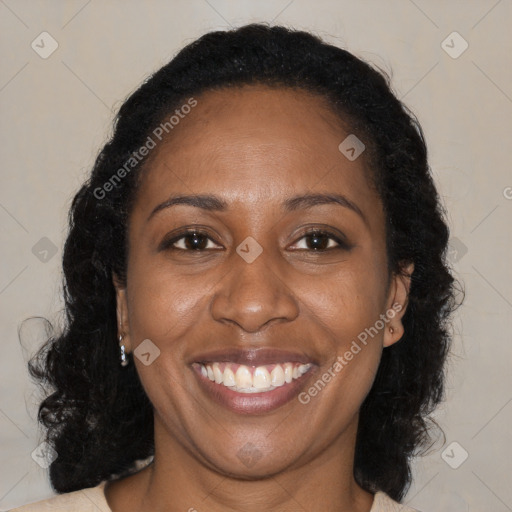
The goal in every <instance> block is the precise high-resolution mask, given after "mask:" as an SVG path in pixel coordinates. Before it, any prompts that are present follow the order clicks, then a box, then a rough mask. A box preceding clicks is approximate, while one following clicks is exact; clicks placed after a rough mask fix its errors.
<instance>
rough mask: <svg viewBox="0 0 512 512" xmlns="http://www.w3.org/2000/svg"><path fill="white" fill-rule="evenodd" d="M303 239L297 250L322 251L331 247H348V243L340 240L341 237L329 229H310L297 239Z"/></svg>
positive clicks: (346, 248)
mask: <svg viewBox="0 0 512 512" xmlns="http://www.w3.org/2000/svg"><path fill="white" fill-rule="evenodd" d="M301 240H303V241H304V242H302V247H298V249H299V250H306V251H313V252H324V251H330V250H333V249H345V250H348V249H350V245H349V244H348V243H347V242H345V241H344V240H342V237H341V236H339V235H336V234H335V233H332V232H330V231H324V230H320V229H314V230H310V231H308V232H307V233H304V234H303V236H302V237H301V238H300V239H299V241H301Z"/></svg>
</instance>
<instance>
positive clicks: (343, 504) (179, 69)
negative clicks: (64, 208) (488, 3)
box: [17, 24, 455, 512]
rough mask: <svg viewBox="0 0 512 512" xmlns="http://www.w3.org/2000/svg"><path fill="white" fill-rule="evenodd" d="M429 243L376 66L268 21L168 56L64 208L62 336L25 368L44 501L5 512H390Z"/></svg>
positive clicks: (431, 282) (404, 118)
mask: <svg viewBox="0 0 512 512" xmlns="http://www.w3.org/2000/svg"><path fill="white" fill-rule="evenodd" d="M447 242H448V229H447V226H446V223H445V221H444V215H443V210H442V207H441V205H440V202H439V198H438V195H437V192H436V189H435V186H434V184H433V181H432V177H431V175H430V172H429V167H428V163H427V153H426V147H425V143H424V139H423V135H422V131H421V128H420V126H419V124H418V123H417V121H416V120H415V118H414V116H413V115H412V114H410V113H409V112H408V110H407V109H406V107H404V105H402V104H401V102H400V101H399V100H398V99H397V98H396V97H395V96H394V95H393V94H392V92H391V90H390V87H389V82H388V80H387V78H386V77H385V76H384V75H383V74H382V73H380V72H378V71H376V70H375V69H373V68H372V67H371V66H369V65H368V64H366V63H364V62H362V61H361V60H359V59H357V58H356V57H354V56H353V55H351V54H350V53H348V52H347V51H344V50H342V49H339V48H336V47H334V46H331V45H328V44H326V43H324V42H322V41H321V40H319V39H318V38H316V37H314V36H313V35H311V34H308V33H305V32H300V31H293V30H289V29H286V28H283V27H267V26H265V25H257V24H253V25H248V26H244V27H241V28H239V29H237V30H232V31H228V32H213V33H209V34H206V35H205V36H203V37H201V38H200V39H199V40H197V41H195V42H193V43H192V44H190V45H188V46H187V47H186V48H184V49H183V50H182V51H181V52H180V53H179V54H178V55H177V56H176V57H175V58H174V59H173V60H172V61H171V62H170V63H169V64H167V65H166V66H164V67H163V68H162V69H160V70H159V71H158V72H157V73H156V74H155V75H153V76H152V77H151V78H150V79H149V80H147V81H146V82H145V83H144V84H143V85H142V86H141V87H140V88H139V89H138V90H137V91H136V92H135V93H134V94H133V95H132V96H131V97H130V98H129V99H128V100H127V101H126V102H125V104H124V105H123V106H122V107H121V109H120V112H119V114H118V117H117V120H116V125H115V133H114V135H113V137H112V139H111V140H110V141H109V142H108V143H107V144H106V145H105V147H104V148H103V150H102V151H101V153H100V155H99V156H98V158H97V160H96V162H95V165H94V168H93V170H92V174H91V177H90V179H89V180H88V181H87V183H86V184H85V185H84V186H83V187H82V188H81V190H80V191H79V192H78V194H77V195H76V197H75V199H74V201H73V205H72V208H71V214H70V232H69V235H68V238H67V241H66V244H65V250H64V260H63V269H64V275H65V284H66V286H65V299H66V311H67V327H66V329H65V331H64V332H63V333H62V334H61V335H59V336H56V337H54V338H52V339H51V340H49V342H48V343H47V345H46V346H45V347H43V349H42V351H41V352H40V353H39V355H38V356H37V357H36V358H35V360H33V361H32V362H31V363H30V365H29V366H30V369H31V372H32V374H33V376H34V377H36V378H38V379H40V380H41V381H42V382H43V383H44V384H46V385H48V386H49V387H50V389H51V394H49V396H48V397H47V398H46V399H45V400H44V401H43V403H42V404H41V406H40V410H39V419H40V421H41V422H42V423H43V425H44V426H45V427H46V429H47V430H46V431H47V442H48V444H49V446H51V447H52V449H53V450H55V454H54V457H52V458H53V459H54V460H53V462H52V464H51V466H50V478H51V483H52V486H53V488H54V489H55V490H56V491H57V492H58V493H65V494H62V495H61V496H57V497H54V498H52V499H51V500H46V501H44V502H39V503H37V504H35V505H28V506H26V507H21V508H19V509H17V510H20V511H30V510H41V509H43V507H44V506H48V507H50V508H51V507H57V506H60V507H62V510H69V511H72V510H88V508H87V507H89V508H90V509H91V510H97V509H100V510H106V511H109V510H111V511H113V512H119V511H123V512H131V511H158V510H167V511H175V510H176V511H178V510H180V511H181V510H189V511H193V510H197V511H203V510H208V511H209V512H215V511H226V510H244V511H253V510H254V511H255V510H258V511H259V510H267V511H277V510H279V511H282V510H308V511H317V510H329V511H334V510H336V511H351V512H369V511H371V512H378V511H384V510H400V511H407V510H412V509H410V508H407V507H405V506H403V505H399V503H398V502H399V501H400V500H401V499H402V498H403V496H404V495H405V493H406V491H407V488H408V486H409V485H410V480H411V473H410V459H411V457H412V456H413V455H415V454H417V453H418V452H419V451H420V450H421V449H422V448H424V447H425V446H428V443H429V423H428V414H429V413H430V412H432V410H433V409H434V407H435V406H436V404H438V403H439V402H440V400H441V399H442V396H443V367H444V361H445V358H446V355H447V352H448V348H449V342H450V336H449V333H448V320H449V317H450V314H451V312H452V311H453V309H454V307H455V301H454V279H453V277H452V276H451V274H450V272H449V270H448V268H447V266H446V264H445V260H444V256H445V251H446V247H447ZM141 467H142V469H141Z"/></svg>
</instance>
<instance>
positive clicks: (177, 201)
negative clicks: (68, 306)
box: [147, 194, 368, 224]
mask: <svg viewBox="0 0 512 512" xmlns="http://www.w3.org/2000/svg"><path fill="white" fill-rule="evenodd" d="M181 204H183V205H188V206H193V207H195V208H200V209H202V210H205V211H214V212H224V211H226V210H228V209H229V208H228V203H227V202H226V201H224V200H223V199H221V198H220V197H218V196H214V195H208V194H198V195H178V196H172V197H170V198H169V199H167V200H166V201H164V202H163V203H161V204H159V205H157V206H156V207H155V208H154V209H153V211H152V212H151V213H150V214H149V217H148V219H147V220H148V221H149V220H150V219H151V218H152V217H153V216H154V215H156V214H157V213H158V212H160V211H162V210H165V209H167V208H171V207H172V206H176V205H181ZM324 204H338V205H340V206H343V207H344V208H348V209H350V210H352V211H354V212H355V213H357V214H358V215H359V216H360V217H361V218H362V219H363V221H364V222H365V224H368V221H367V219H366V216H365V215H364V213H363V212H362V211H361V209H360V208H359V206H357V204H355V203H354V202H353V201H351V200H350V199H348V198H347V197H345V196H343V195H341V194H303V195H299V196H294V197H291V198H289V199H287V200H286V201H284V202H283V203H282V206H281V208H282V209H283V210H284V211H285V212H291V211H297V210H301V209H304V210H305V209H308V208H312V207H314V206H319V205H324Z"/></svg>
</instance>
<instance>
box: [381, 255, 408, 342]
mask: <svg viewBox="0 0 512 512" xmlns="http://www.w3.org/2000/svg"><path fill="white" fill-rule="evenodd" d="M413 271H414V263H412V262H411V263H408V264H404V265H403V266H402V272H401V273H399V274H393V277H392V278H391V283H390V285H389V294H388V301H387V309H386V317H387V318H389V321H388V323H387V325H386V328H385V331H384V339H383V345H384V347H389V346H390V345H393V344H394V343H396V342H397V341H398V340H400V338H401V337H402V336H403V335H404V326H403V324H402V318H403V316H404V314H405V311H406V309H407V304H408V299H409V288H410V286H411V275H412V273H413Z"/></svg>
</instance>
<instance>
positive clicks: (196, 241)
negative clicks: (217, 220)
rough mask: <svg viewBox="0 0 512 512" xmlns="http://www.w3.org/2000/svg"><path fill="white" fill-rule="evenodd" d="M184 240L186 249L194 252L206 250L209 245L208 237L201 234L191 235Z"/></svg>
mask: <svg viewBox="0 0 512 512" xmlns="http://www.w3.org/2000/svg"><path fill="white" fill-rule="evenodd" d="M184 239H185V247H186V248H187V249H189V250H192V251H201V250H204V249H205V248H206V245H207V244H208V241H207V237H205V236H204V235H202V234H201V233H189V234H188V235H187V236H185V237H184Z"/></svg>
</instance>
